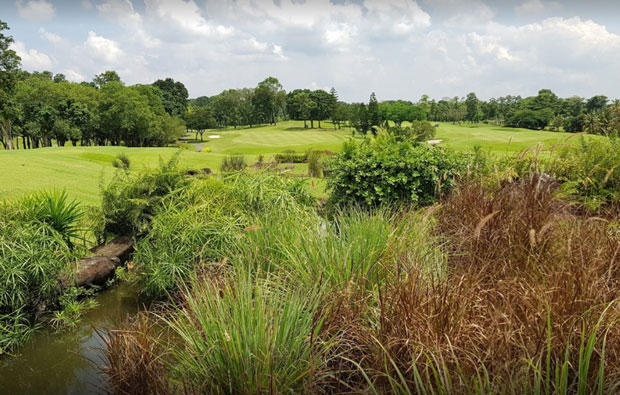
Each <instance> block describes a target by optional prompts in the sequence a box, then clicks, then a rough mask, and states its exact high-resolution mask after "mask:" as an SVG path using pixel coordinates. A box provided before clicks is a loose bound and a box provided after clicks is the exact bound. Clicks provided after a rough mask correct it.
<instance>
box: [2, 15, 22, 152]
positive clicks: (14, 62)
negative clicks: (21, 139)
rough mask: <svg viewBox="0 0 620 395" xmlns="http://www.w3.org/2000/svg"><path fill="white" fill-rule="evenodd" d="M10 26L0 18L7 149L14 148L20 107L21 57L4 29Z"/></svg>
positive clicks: (3, 109)
mask: <svg viewBox="0 0 620 395" xmlns="http://www.w3.org/2000/svg"><path fill="white" fill-rule="evenodd" d="M8 29H9V26H8V25H7V24H6V23H5V22H3V21H2V20H0V128H1V129H2V134H1V135H0V136H1V137H2V144H3V145H4V146H5V148H6V149H8V150H12V149H13V124H12V123H13V120H14V119H15V118H16V117H17V115H18V112H19V109H18V106H17V103H16V102H15V100H14V95H15V86H16V83H17V73H18V70H19V63H20V60H21V59H20V58H19V56H17V54H16V53H15V51H13V50H12V49H9V46H10V45H11V44H12V43H13V37H11V36H8V35H5V34H4V33H3V31H4V30H8Z"/></svg>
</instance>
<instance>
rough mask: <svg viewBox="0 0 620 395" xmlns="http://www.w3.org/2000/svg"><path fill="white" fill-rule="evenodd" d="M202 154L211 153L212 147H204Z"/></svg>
mask: <svg viewBox="0 0 620 395" xmlns="http://www.w3.org/2000/svg"><path fill="white" fill-rule="evenodd" d="M200 152H205V153H207V152H211V147H204V148H203V149H202V150H200Z"/></svg>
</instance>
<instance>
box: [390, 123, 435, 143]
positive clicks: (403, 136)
mask: <svg viewBox="0 0 620 395" xmlns="http://www.w3.org/2000/svg"><path fill="white" fill-rule="evenodd" d="M387 132H388V133H389V134H391V135H392V136H394V138H395V139H396V140H398V141H409V142H425V141H427V140H431V139H432V138H433V137H435V127H434V126H433V125H431V123H430V122H428V121H413V122H411V126H406V127H400V126H392V127H388V128H387Z"/></svg>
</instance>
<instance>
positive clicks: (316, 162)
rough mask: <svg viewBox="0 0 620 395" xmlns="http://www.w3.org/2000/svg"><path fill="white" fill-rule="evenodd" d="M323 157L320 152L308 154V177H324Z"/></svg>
mask: <svg viewBox="0 0 620 395" xmlns="http://www.w3.org/2000/svg"><path fill="white" fill-rule="evenodd" d="M321 158H322V155H321V153H320V152H318V151H310V152H308V176H309V177H317V178H321V176H322V175H323V162H322V161H321Z"/></svg>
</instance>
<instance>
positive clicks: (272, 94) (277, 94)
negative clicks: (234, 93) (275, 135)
mask: <svg viewBox="0 0 620 395" xmlns="http://www.w3.org/2000/svg"><path fill="white" fill-rule="evenodd" d="M254 105H255V107H256V110H257V112H258V113H259V114H260V115H261V116H262V118H263V119H264V121H266V122H267V123H269V124H272V125H275V124H276V121H277V118H278V114H279V113H280V112H282V111H284V107H285V105H286V92H285V91H284V90H283V89H282V84H280V81H278V79H277V78H275V77H268V78H265V79H264V80H263V81H261V82H259V83H258V86H257V87H256V89H255V91H254Z"/></svg>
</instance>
